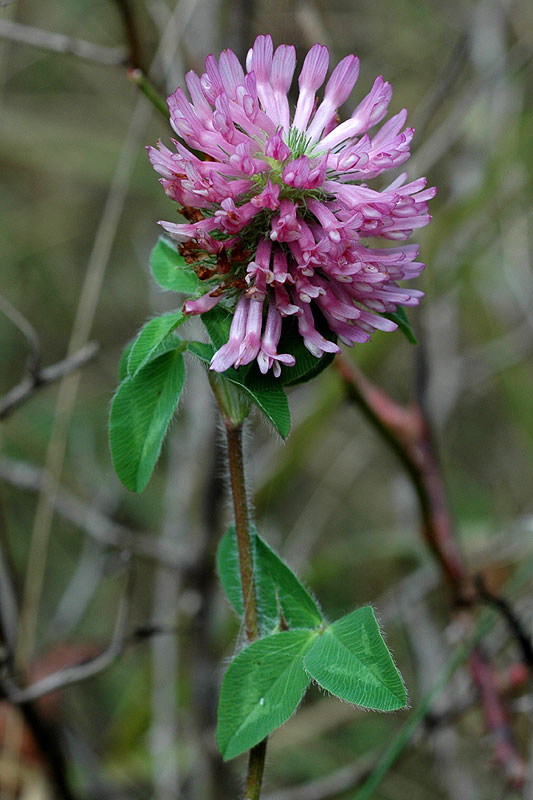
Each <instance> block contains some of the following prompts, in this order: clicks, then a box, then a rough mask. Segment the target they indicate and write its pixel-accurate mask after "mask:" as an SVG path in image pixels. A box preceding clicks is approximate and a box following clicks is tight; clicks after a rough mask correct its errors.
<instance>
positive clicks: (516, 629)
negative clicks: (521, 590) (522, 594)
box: [474, 575, 533, 670]
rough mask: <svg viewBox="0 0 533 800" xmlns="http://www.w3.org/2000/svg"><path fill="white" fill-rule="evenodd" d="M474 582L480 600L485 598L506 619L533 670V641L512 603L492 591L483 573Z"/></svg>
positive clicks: (524, 659) (524, 658)
mask: <svg viewBox="0 0 533 800" xmlns="http://www.w3.org/2000/svg"><path fill="white" fill-rule="evenodd" d="M474 583H475V587H476V589H477V592H478V595H479V598H480V600H483V601H484V602H485V603H487V605H490V606H492V607H493V608H495V609H497V611H499V612H500V614H501V615H502V617H503V618H504V619H505V621H506V622H507V627H508V628H509V631H510V633H511V636H512V637H513V638H514V639H516V642H517V643H518V646H519V647H520V650H521V652H522V660H523V661H524V664H526V666H527V667H528V668H529V669H530V670H533V642H532V641H531V637H530V636H529V635H528V634H527V632H526V630H525V628H524V626H523V625H522V623H521V621H520V619H519V618H518V615H517V614H516V613H515V611H514V610H513V608H512V607H511V604H510V603H508V602H507V600H505V599H504V598H503V597H500V596H499V595H497V594H493V593H492V592H490V591H489V590H488V589H487V587H486V585H485V581H484V579H483V576H482V575H476V577H475V580H474Z"/></svg>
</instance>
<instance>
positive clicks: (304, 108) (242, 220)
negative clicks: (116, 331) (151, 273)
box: [148, 36, 436, 377]
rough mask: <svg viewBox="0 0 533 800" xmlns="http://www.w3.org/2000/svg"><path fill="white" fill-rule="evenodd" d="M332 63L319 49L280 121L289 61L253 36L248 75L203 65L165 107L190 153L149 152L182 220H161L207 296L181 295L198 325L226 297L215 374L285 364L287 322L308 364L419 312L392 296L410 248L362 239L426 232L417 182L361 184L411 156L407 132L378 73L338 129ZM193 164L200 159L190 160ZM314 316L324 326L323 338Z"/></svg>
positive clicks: (226, 55) (288, 49)
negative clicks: (228, 319) (408, 312)
mask: <svg viewBox="0 0 533 800" xmlns="http://www.w3.org/2000/svg"><path fill="white" fill-rule="evenodd" d="M328 64H329V52H328V49H327V47H325V46H323V45H321V44H315V45H314V46H313V47H312V48H311V49H310V50H309V52H308V53H307V55H306V57H305V60H304V64H303V67H302V70H301V72H300V75H299V78H298V85H299V89H300V92H299V96H298V101H297V103H296V109H295V112H294V115H293V117H292V122H291V113H290V108H289V101H288V98H287V93H288V91H289V89H290V86H291V83H292V78H293V74H294V69H295V66H296V54H295V49H294V47H293V46H292V45H280V46H279V47H278V48H277V49H276V50H275V51H274V49H273V45H272V39H271V37H270V36H258V37H257V39H256V40H255V43H254V46H253V47H252V49H251V50H250V51H249V53H248V57H247V59H246V72H244V70H243V69H242V67H241V65H240V63H239V61H238V59H237V56H236V55H235V54H234V53H233V52H232V51H231V50H225V51H224V52H222V54H221V55H220V58H219V60H218V63H217V61H216V59H215V57H214V56H213V55H210V56H208V58H207V60H206V72H205V73H204V74H203V75H202V76H201V77H198V75H197V74H196V73H195V72H192V71H191V72H189V73H188V74H187V76H186V82H187V87H188V89H189V93H190V97H191V100H192V102H189V100H188V99H187V96H186V95H185V93H184V91H183V90H182V89H181V88H178V89H176V91H175V92H174V94H171V95H170V97H169V98H168V107H169V110H170V121H171V124H172V127H173V129H174V130H175V132H176V133H177V135H178V136H179V137H180V139H182V140H183V141H184V142H185V143H186V144H187V145H188V148H190V149H188V148H187V147H184V145H183V144H182V143H181V142H180V141H176V140H173V144H174V146H175V148H176V152H172V151H171V150H169V149H168V148H167V147H165V145H163V144H162V143H161V142H158V145H157V149H156V148H153V147H149V148H148V151H149V157H150V161H151V162H152V165H153V166H154V168H155V169H156V170H157V172H158V173H159V174H160V175H162V179H161V183H162V185H163V187H164V190H165V192H166V194H167V195H168V196H169V197H170V198H171V199H172V200H174V201H176V202H177V203H179V204H180V206H181V207H182V208H181V209H180V210H181V213H182V214H183V216H184V217H185V218H186V219H187V220H188V222H186V223H173V222H161V223H160V224H161V225H162V226H163V228H164V229H165V230H166V231H167V232H168V233H169V234H170V235H171V236H172V237H173V238H174V239H177V240H178V241H179V242H182V244H181V246H180V252H181V253H182V255H183V256H184V257H185V260H186V261H187V263H188V264H190V265H191V266H192V267H193V268H194V269H195V271H196V273H197V275H198V276H199V278H200V279H201V280H202V287H203V288H204V289H205V293H204V294H203V295H202V296H201V297H198V298H195V299H191V300H187V302H186V303H185V306H184V310H185V312H186V313H188V314H201V313H203V312H205V311H208V310H210V309H211V308H213V307H214V306H215V305H216V304H217V303H219V302H221V301H222V300H224V302H225V304H226V305H228V307H229V308H231V309H232V310H234V315H233V321H232V324H231V330H230V335H229V339H228V342H227V343H226V344H224V345H223V346H222V347H221V348H220V349H219V350H218V351H217V352H216V353H215V355H214V357H213V359H212V361H211V369H213V370H215V371H217V372H224V371H225V370H226V369H228V368H229V367H232V366H233V367H239V366H241V365H244V364H249V363H251V362H252V361H254V360H256V361H257V364H258V366H259V369H260V370H261V372H262V373H266V372H267V371H268V370H269V369H272V370H273V372H274V375H275V376H276V377H278V376H279V375H280V371H281V364H283V365H286V366H293V365H294V363H295V359H294V356H292V355H290V354H287V353H281V354H280V353H278V344H279V341H280V336H281V333H282V327H283V320H284V319H285V318H286V317H295V318H296V320H297V324H298V331H299V334H300V336H301V337H302V339H303V341H304V344H305V346H306V347H307V349H308V350H309V351H310V352H311V353H312V354H313V355H314V356H316V357H317V358H319V357H321V356H322V355H323V354H324V353H336V352H339V347H338V345H337V344H336V341H332V340H330V339H327V338H325V337H324V336H323V335H322V333H320V332H319V331H318V330H317V320H318V319H319V318H320V319H321V320H322V325H318V327H320V328H321V329H322V330H323V331H324V332H325V333H326V334H327V333H328V330H329V332H330V333H331V334H332V338H333V339H335V340H337V339H339V340H340V341H341V342H344V343H345V344H347V345H350V346H353V345H354V344H356V343H358V342H366V341H368V340H369V339H370V337H371V335H372V333H373V332H374V330H375V329H379V330H385V331H391V330H394V329H395V328H396V327H397V326H396V324H395V323H394V322H392V321H391V320H390V319H387V318H386V317H385V316H381V315H382V314H387V313H391V312H395V311H396V310H397V307H398V306H414V305H417V304H418V301H419V298H420V297H421V296H422V292H420V291H418V290H416V289H406V288H403V287H400V286H399V285H398V281H400V280H403V279H410V278H416V277H417V276H418V275H419V274H420V272H421V271H422V269H423V268H424V264H422V263H420V262H418V261H416V260H415V259H416V257H417V254H418V246H417V245H407V244H399V245H398V246H395V247H388V248H383V247H380V248H372V247H369V246H368V245H367V244H366V243H363V242H366V240H368V239H374V238H377V239H390V240H392V241H396V242H404V241H405V240H406V239H407V238H408V237H409V236H410V235H411V233H412V232H413V231H414V230H415V229H416V228H420V227H422V226H424V225H427V223H428V222H429V221H430V219H431V217H430V216H429V214H428V207H427V201H428V200H430V199H431V198H432V197H434V195H435V193H436V190H435V188H431V189H426V188H425V186H426V179H425V178H419V179H418V180H415V181H412V182H410V183H406V179H407V174H406V173H402V174H401V175H400V176H399V177H397V178H396V179H395V180H393V181H392V183H390V184H389V185H388V186H386V188H384V189H381V190H377V189H371V188H369V187H368V186H367V183H366V182H367V181H368V180H370V179H372V178H376V177H377V176H379V175H381V174H382V173H383V172H385V171H387V170H390V169H393V168H395V167H398V166H399V165H400V164H403V163H404V162H405V161H406V160H407V159H408V158H409V145H410V142H411V139H412V137H413V133H414V129H413V128H404V125H405V121H406V117H407V111H406V110H405V109H404V110H402V111H400V113H399V114H396V116H394V117H392V118H391V119H390V120H388V122H386V123H385V124H384V125H383V126H382V127H381V128H380V129H379V130H378V131H377V132H376V133H374V134H373V135H372V136H370V135H369V133H368V131H369V130H370V129H371V128H373V127H374V126H375V125H377V124H378V123H379V122H381V121H382V120H383V118H384V117H385V115H386V113H387V108H388V105H389V102H390V99H391V95H392V89H391V86H390V84H389V83H387V82H386V81H384V80H383V78H382V77H378V78H376V80H375V81H374V85H373V86H372V89H371V90H370V92H369V93H368V94H367V96H366V97H365V98H364V99H363V100H362V101H361V102H360V103H359V105H358V106H357V107H356V108H355V110H354V112H353V113H352V115H351V117H350V119H348V120H346V121H344V122H340V121H339V117H338V115H337V109H338V108H339V107H340V106H341V105H342V104H343V103H344V102H345V101H346V100H347V98H348V97H349V95H350V93H351V91H352V89H353V87H354V85H355V82H356V81H357V77H358V73H359V60H358V59H357V58H356V57H355V56H353V55H349V56H346V58H343V59H342V61H341V62H340V63H339V64H338V65H337V66H336V67H335V69H334V70H333V72H332V74H331V76H330V78H329V80H328V82H327V84H326V88H325V91H324V96H323V99H322V101H321V102H320V103H318V104H317V101H316V97H315V92H316V91H317V90H318V89H319V88H320V86H321V85H322V84H323V82H324V80H325V77H326V73H327V70H328ZM197 153H199V154H200V155H202V154H203V158H199V157H198V155H197ZM323 320H325V323H326V327H325V328H324V325H323Z"/></svg>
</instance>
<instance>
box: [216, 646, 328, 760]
mask: <svg viewBox="0 0 533 800" xmlns="http://www.w3.org/2000/svg"><path fill="white" fill-rule="evenodd" d="M316 636H317V634H316V632H313V631H302V630H300V631H283V632H282V633H274V634H273V635H272V636H266V637H265V638H264V639H258V640H257V641H255V642H252V644H250V645H249V646H248V647H246V648H245V649H244V650H242V651H241V652H240V653H239V655H238V656H237V657H236V658H235V659H234V660H233V661H232V662H231V664H230V666H229V668H228V670H227V672H226V674H225V675H224V679H223V681H222V688H221V691H220V700H219V704H218V723H217V731H216V739H217V745H218V748H219V750H220V752H221V753H222V756H223V757H224V760H225V761H227V760H228V759H230V758H235V756H238V755H240V754H241V753H244V752H245V751H246V750H249V749H250V748H251V747H254V745H256V744H258V743H259V742H260V741H262V739H264V738H265V736H268V734H269V733H272V731H273V730H275V729H276V728H278V727H279V726H280V725H283V723H284V722H286V721H287V720H288V719H289V717H290V716H291V715H292V714H293V713H294V712H295V710H296V708H297V707H298V704H299V703H300V700H301V699H302V697H303V695H304V693H305V690H306V689H307V687H308V685H309V676H308V675H307V674H306V672H305V670H304V668H303V666H302V657H303V656H304V655H305V653H306V652H307V650H308V649H309V647H310V646H311V645H312V643H313V640H314V639H315V637H316Z"/></svg>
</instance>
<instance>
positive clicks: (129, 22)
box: [115, 0, 145, 72]
mask: <svg viewBox="0 0 533 800" xmlns="http://www.w3.org/2000/svg"><path fill="white" fill-rule="evenodd" d="M115 5H116V6H117V8H118V12H119V14H120V16H121V19H122V26H123V28H124V34H125V37H126V41H127V43H128V58H127V65H128V67H131V68H132V69H140V70H142V71H143V72H144V71H145V67H144V65H143V60H142V58H141V46H140V42H139V32H138V29H137V24H136V20H135V14H134V12H133V7H132V4H131V2H130V0H115Z"/></svg>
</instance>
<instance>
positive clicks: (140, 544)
mask: <svg viewBox="0 0 533 800" xmlns="http://www.w3.org/2000/svg"><path fill="white" fill-rule="evenodd" d="M0 478H2V479H3V480H5V481H6V483H9V484H11V485H12V486H16V487H17V488H19V489H22V490H24V491H30V492H39V491H41V489H42V487H43V485H44V483H45V479H46V478H45V472H44V470H41V469H38V468H37V467H34V466H33V465H32V464H27V463H26V462H24V461H16V460H14V459H9V458H3V459H1V460H0ZM54 509H55V511H56V512H57V513H58V514H59V515H60V516H62V517H63V518H64V519H66V520H68V521H69V522H70V523H72V525H75V526H76V527H77V528H80V530H83V531H84V532H85V533H87V534H88V535H89V536H91V537H92V538H93V539H95V540H96V541H97V542H99V543H100V544H101V545H104V546H106V547H113V548H116V549H118V550H129V551H131V552H132V553H133V554H134V555H136V556H137V557H138V558H146V559H150V560H151V561H155V562H158V563H160V564H163V565H164V566H166V567H167V568H168V569H174V570H183V569H187V568H188V567H189V566H190V564H189V561H188V560H187V554H186V553H183V552H182V551H181V550H180V549H178V548H177V547H176V546H175V545H172V544H170V543H168V542H161V541H158V539H155V538H154V536H153V535H152V534H150V533H141V532H136V531H133V530H131V529H130V528H126V527H125V526H124V525H120V524H119V523H117V522H115V521H114V520H112V519H111V518H110V517H107V516H106V515H105V514H103V513H102V512H101V511H99V510H98V509H97V508H92V507H90V506H88V505H86V504H85V503H83V502H82V501H81V500H78V498H77V497H74V495H73V494H71V493H70V492H67V491H66V490H64V489H62V490H59V491H58V493H57V494H56V495H55V498H54Z"/></svg>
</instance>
